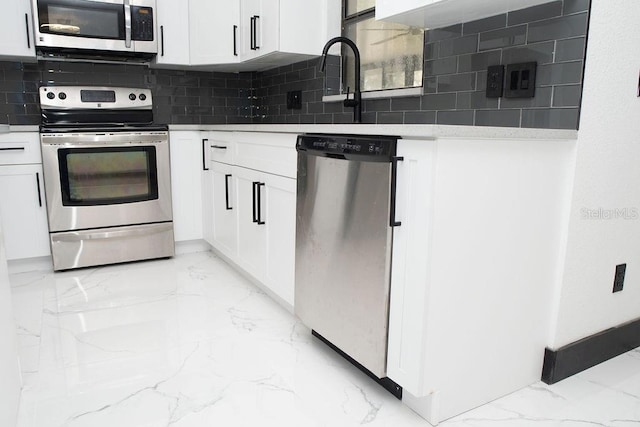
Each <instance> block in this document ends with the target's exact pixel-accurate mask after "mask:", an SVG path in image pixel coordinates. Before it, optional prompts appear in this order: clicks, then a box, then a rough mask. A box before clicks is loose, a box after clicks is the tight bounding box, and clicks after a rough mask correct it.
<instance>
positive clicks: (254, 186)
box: [252, 181, 260, 223]
mask: <svg viewBox="0 0 640 427" xmlns="http://www.w3.org/2000/svg"><path fill="white" fill-rule="evenodd" d="M258 184H260V183H259V182H257V181H253V189H252V190H253V191H252V193H253V197H252V198H253V222H254V223H255V222H258V212H257V210H256V193H257V191H256V189H257V188H258Z"/></svg>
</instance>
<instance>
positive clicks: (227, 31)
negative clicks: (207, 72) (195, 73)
mask: <svg viewBox="0 0 640 427" xmlns="http://www.w3.org/2000/svg"><path fill="white" fill-rule="evenodd" d="M239 25H240V0H226V1H224V2H219V1H217V2H216V1H211V0H189V32H190V37H189V40H190V54H191V65H211V64H228V63H234V62H238V60H239V57H240V43H241V38H242V37H241V36H242V35H241V31H240V28H239Z"/></svg>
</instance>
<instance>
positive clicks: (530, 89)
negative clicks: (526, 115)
mask: <svg viewBox="0 0 640 427" xmlns="http://www.w3.org/2000/svg"><path fill="white" fill-rule="evenodd" d="M537 66H538V64H537V63H535V62H523V63H519V64H509V65H507V71H506V74H507V78H506V83H505V85H504V96H505V97H506V98H533V97H534V96H535V91H536V68H537Z"/></svg>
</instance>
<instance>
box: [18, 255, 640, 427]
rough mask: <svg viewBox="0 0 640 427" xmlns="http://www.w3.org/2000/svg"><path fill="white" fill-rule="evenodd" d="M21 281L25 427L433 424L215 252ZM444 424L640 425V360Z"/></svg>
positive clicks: (537, 387)
mask: <svg viewBox="0 0 640 427" xmlns="http://www.w3.org/2000/svg"><path fill="white" fill-rule="evenodd" d="M11 283H12V291H13V300H14V301H13V302H14V307H15V312H16V314H15V316H16V323H17V325H18V334H19V337H20V338H19V343H20V357H21V361H22V369H23V375H24V382H25V386H24V388H23V393H22V401H21V408H20V414H19V423H18V426H19V427H49V426H51V427H58V426H65V427H66V426H68V427H84V426H91V427H102V426H109V427H113V426H118V427H121V426H122V427H128V426H132V427H133V426H153V427H155V426H178V427H200V426H225V427H226V426H279V427H280V426H305V427H306V426H312V427H315V426H318V427H321V426H327V427H329V426H330V427H333V426H356V425H368V426H373V427H377V426H394V427H395V426H424V427H428V426H429V424H428V423H427V422H426V421H425V420H423V419H422V418H420V417H419V416H418V415H416V414H415V413H414V412H412V411H411V410H410V409H409V408H408V407H406V406H405V405H403V404H402V402H401V401H398V400H397V399H395V398H394V397H393V396H391V395H390V394H389V393H387V392H386V391H385V390H383V389H382V388H381V387H379V386H378V385H377V384H375V383H374V382H373V381H371V380H370V379H369V378H368V377H366V376H365V375H364V374H362V373H361V372H360V371H358V370H357V369H356V368H354V367H353V366H351V365H350V364H349V363H348V362H347V361H345V360H344V359H342V358H341V357H340V356H338V355H337V354H336V353H335V352H333V351H332V350H331V349H329V348H328V347H327V346H325V345H324V344H322V343H321V342H319V341H318V340H317V339H315V338H313V337H312V336H311V334H310V331H309V329H307V328H306V327H305V326H304V325H302V324H301V323H300V322H299V321H298V320H297V319H296V318H295V317H294V316H293V315H292V314H290V313H289V312H288V311H287V310H285V309H283V308H282V307H280V306H279V305H278V304H276V303H275V302H273V301H272V300H271V299H270V298H269V297H268V296H267V295H266V294H264V293H263V292H262V291H261V290H259V289H258V288H256V287H255V286H254V285H253V284H251V283H250V282H248V281H247V280H246V279H244V278H243V277H242V276H241V275H239V274H238V273H237V272H235V271H234V270H233V268H231V267H230V266H229V265H227V264H226V263H225V262H224V261H222V260H220V259H219V258H217V257H216V256H215V255H213V254H212V253H208V252H201V253H192V254H187V255H180V256H176V257H175V258H172V259H168V260H159V261H149V262H141V263H132V264H125V265H116V266H107V267H100V268H91V269H82V270H76V271H69V272H62V273H55V274H54V273H51V272H46V271H45V272H38V271H34V272H28V273H21V274H15V275H12V277H11ZM441 425H443V426H445V427H462V426H478V427H485V426H487V427H488V426H513V427H520V426H522V427H527V426H536V427H546V426H563V427H573V426H587V425H590V426H593V425H595V426H610V427H626V426H640V351H638V350H636V351H632V352H629V353H627V354H625V355H622V356H620V357H618V358H616V359H613V360H611V361H608V362H606V363H604V364H601V365H599V366H596V367H594V368H592V369H590V370H588V371H585V372H583V373H581V374H578V375H576V376H574V377H572V378H569V379H567V380H565V381H562V382H560V383H558V384H555V385H553V386H547V385H545V384H542V383H537V384H534V385H532V386H530V387H527V388H525V389H523V390H520V391H518V392H515V393H513V394H511V395H509V396H505V397H504V398H502V399H498V400H496V401H494V402H491V403H489V404H487V405H484V406H482V407H480V408H477V409H474V410H472V411H469V412H467V413H465V414H462V415H460V416H458V417H455V418H453V419H451V420H448V421H445V422H443V423H442V424H441Z"/></svg>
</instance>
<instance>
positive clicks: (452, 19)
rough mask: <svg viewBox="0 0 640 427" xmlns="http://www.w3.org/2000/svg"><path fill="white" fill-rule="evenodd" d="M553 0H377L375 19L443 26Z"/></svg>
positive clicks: (422, 26)
mask: <svg viewBox="0 0 640 427" xmlns="http://www.w3.org/2000/svg"><path fill="white" fill-rule="evenodd" d="M549 1H550V0H482V1H479V0H376V19H381V20H385V21H390V22H398V23H401V24H406V25H412V26H414V27H421V28H441V27H446V26H448V25H453V24H459V23H462V22H469V21H474V20H476V19H482V18H488V17H489V16H493V15H498V14H501V13H505V12H510V11H512V10H519V9H524V8H526V7H530V6H535V5H538V4H543V3H548V2H549Z"/></svg>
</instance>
